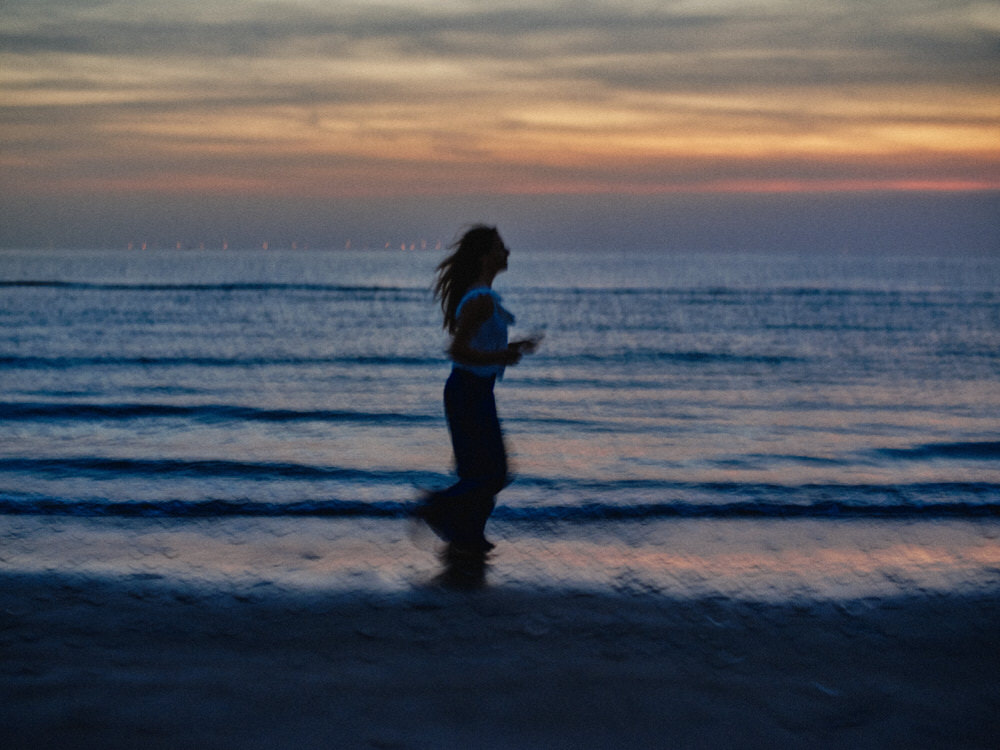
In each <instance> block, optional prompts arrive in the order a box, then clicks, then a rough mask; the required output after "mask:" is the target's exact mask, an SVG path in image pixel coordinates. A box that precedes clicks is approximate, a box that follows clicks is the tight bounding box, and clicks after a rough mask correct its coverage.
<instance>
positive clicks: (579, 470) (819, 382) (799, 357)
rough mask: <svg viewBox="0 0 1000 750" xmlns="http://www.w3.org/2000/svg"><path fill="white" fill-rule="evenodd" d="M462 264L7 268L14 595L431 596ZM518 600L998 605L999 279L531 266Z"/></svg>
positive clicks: (504, 539) (97, 256) (969, 272)
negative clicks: (567, 593) (74, 586)
mask: <svg viewBox="0 0 1000 750" xmlns="http://www.w3.org/2000/svg"><path fill="white" fill-rule="evenodd" d="M442 254H443V252H442V251H421V250H416V251H402V250H398V249H396V250H383V249H373V250H315V249H309V250H292V249H283V250H282V249H277V250H267V251H264V250H257V251H248V250H226V251H222V250H219V251H210V250H146V251H140V250H131V251H130V250H124V249H116V250H59V249H50V250H30V251H29V250H23V251H21V250H5V251H0V571H6V572H8V573H25V572H28V573H53V572H54V573H67V574H73V575H82V576H88V575H89V576H111V577H126V578H133V579H140V580H149V581H155V580H174V579H178V580H187V581H196V582H201V583H203V584H205V585H210V586H230V587H237V588H240V590H244V591H253V590H256V589H257V588H259V587H267V586H271V587H274V586H278V587H282V586H283V587H289V588H296V587H299V588H302V587H305V588H310V589H312V590H326V589H330V590H333V589H336V590H341V591H343V590H359V591H378V592H385V591H404V590H407V589H408V588H412V587H419V586H422V585H424V584H425V583H426V582H427V581H428V580H432V579H433V576H434V573H435V570H436V568H437V566H438V565H439V560H438V558H437V554H436V553H437V548H436V547H435V546H434V544H433V541H432V540H431V541H429V540H428V538H427V536H426V534H423V533H422V532H421V530H420V529H415V528H414V524H413V522H412V521H410V520H409V519H408V514H409V512H410V510H412V508H413V507H414V505H415V502H416V500H417V498H418V497H419V495H420V493H421V491H423V490H425V489H428V488H435V487H442V486H445V485H447V484H449V483H450V482H451V481H452V480H453V477H452V464H451V449H450V443H449V439H448V433H447V426H446V423H445V420H444V416H443V407H442V401H441V392H442V386H443V383H444V380H445V378H446V377H447V374H448V371H449V367H450V365H449V362H448V359H447V356H446V354H445V349H446V347H447V337H446V335H445V333H444V331H443V330H442V327H441V316H440V310H439V308H438V307H437V305H436V303H435V301H434V299H433V295H432V292H431V285H432V282H433V276H434V269H435V266H436V265H437V263H438V262H439V261H440V260H441V258H442ZM495 288H496V289H497V290H498V291H499V292H500V293H501V295H502V296H503V299H504V302H505V305H506V306H507V307H508V308H510V309H511V310H512V311H513V312H514V314H515V315H516V317H517V323H516V325H515V327H514V329H513V331H512V334H513V335H514V336H515V337H516V336H517V335H525V336H527V335H533V334H538V333H541V334H544V341H543V343H542V345H541V347H540V348H539V350H538V352H537V353H536V354H535V355H533V356H530V357H526V358H525V359H524V360H523V362H522V363H521V364H520V365H518V366H517V367H512V368H509V369H508V370H507V372H506V374H505V377H504V379H503V380H502V382H500V383H499V384H498V385H497V401H498V409H499V411H500V415H501V419H502V421H503V425H504V431H505V438H506V441H507V444H508V448H509V452H510V454H511V459H512V465H513V468H514V472H515V480H514V482H513V483H512V484H511V485H510V486H509V487H508V488H507V489H506V490H504V492H503V493H502V494H501V495H500V498H499V503H498V507H497V509H496V511H495V514H494V517H493V519H492V520H491V522H490V527H489V529H488V533H489V535H490V536H491V538H492V539H493V540H494V541H496V542H497V549H496V550H495V552H494V553H493V556H492V559H491V569H490V572H489V578H488V580H489V581H491V585H494V586H546V587H553V588H556V589H560V590H579V589H587V588H588V587H589V588H595V587H596V588H604V589H612V590H614V591H617V592H625V593H635V594H642V595H664V596H672V595H692V594H695V595H715V594H718V595H726V596H741V597H748V598H764V599H767V598H788V597H795V596H811V597H817V596H818V597H840V598H853V599H858V598H859V597H860V598H863V597H866V596H869V597H870V596H887V595H896V594H906V593H912V592H925V593H926V592H935V591H942V592H952V591H957V590H962V591H966V590H986V589H990V590H996V589H997V587H998V586H1000V460H998V459H1000V256H996V255H992V256H983V255H978V256H968V257H966V256H962V255H961V254H954V253H950V254H946V253H942V254H940V255H939V256H927V255H922V256H918V257H906V256H892V257H886V256H883V255H881V254H880V253H879V252H878V251H877V249H874V248H873V249H872V252H871V253H869V254H859V253H853V254H843V255H840V254H818V255H792V254H788V253H781V252H775V253H773V254H739V253H730V254H723V253H702V254H692V253H684V252H680V251H668V250H664V251H662V252H640V251H637V250H630V249H628V248H614V249H608V248H605V249H589V250H588V249H581V250H579V251H576V252H555V251H547V250H545V249H544V248H524V249H521V248H517V247H516V246H515V247H513V248H512V255H511V258H510V268H509V270H508V271H507V272H506V273H505V274H502V275H501V276H499V277H498V279H497V281H496V283H495Z"/></svg>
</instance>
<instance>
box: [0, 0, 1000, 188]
mask: <svg viewBox="0 0 1000 750" xmlns="http://www.w3.org/2000/svg"><path fill="white" fill-rule="evenodd" d="M0 18H2V21H3V24H2V31H0V101H2V102H3V104H2V105H0V172H2V176H0V190H2V191H4V192H6V193H8V194H10V193H17V194H23V195H31V194H37V195H54V194H62V195H67V196H68V195H74V194H80V193H82V194H103V193H106V194H108V195H118V196H120V195H122V194H129V195H134V194H140V193H148V194H149V195H162V194H166V193H171V194H190V195H221V194H246V193H253V194H256V195H271V196H273V195H297V196H313V197H315V198H317V199H324V198H329V197H340V198H346V197H350V196H355V197H356V196H378V195H382V196H386V195H399V194H407V193H412V194H440V195H448V194H451V195H454V194H491V193H492V194H519V193H520V194H545V193H604V194H608V193H615V192H618V193H622V194H638V193H655V192H676V191H705V190H733V191H744V190H751V191H752V190H758V191H771V190H782V189H785V190H792V189H807V188H812V189H821V190H851V189H861V188H875V187H881V188H890V189H900V188H905V187H910V188H912V187H930V188H934V187H937V188H989V187H998V186H1000V177H998V176H997V175H998V169H997V166H998V163H1000V146H998V143H1000V126H998V123H1000V104H998V102H1000V97H998V96H997V93H998V83H997V79H996V75H995V71H996V65H997V62H998V59H1000V10H998V9H997V7H996V6H995V4H992V3H978V2H962V1H960V0H952V1H950V2H949V1H945V0H906V1H905V2H902V3H886V2H882V1H881V0H868V1H865V0H825V1H823V2H820V1H819V0H806V1H803V2H786V1H784V0H770V1H767V0H765V2H762V3H757V4H754V7H753V8H749V7H748V6H747V5H746V4H745V3H743V2H729V1H727V0H677V1H675V2H652V1H650V2H641V1H639V0H633V1H632V2H621V1H619V0H603V1H600V0H592V1H590V2H579V1H574V2H564V3H552V2H544V1H543V0H534V1H530V0H523V1H521V2H503V0H498V1H497V2H491V3H482V2H472V1H471V0H470V1H462V0H433V1H432V0H426V1H422V0H395V1H389V0H385V1H384V2H381V3H370V2H318V1H317V2H306V1H303V0H271V1H260V2H255V1H251V0H198V1H197V2H195V1H191V0H183V1H182V0H161V2H158V3H134V2H123V1H115V2H97V1H94V0H63V1H61V2H56V1H54V0H20V1H17V0H15V1H12V2H7V3H5V4H4V6H3V8H2V9H0Z"/></svg>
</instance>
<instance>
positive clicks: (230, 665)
mask: <svg viewBox="0 0 1000 750" xmlns="http://www.w3.org/2000/svg"><path fill="white" fill-rule="evenodd" d="M0 733H2V734H3V741H2V743H0V744H2V746H3V747H4V748H7V749H8V750H20V749H21V748H25V749H27V748H32V749H37V748H60V749H67V750H69V749H72V748H101V749H102V750H113V749H114V748H140V747H141V748H170V749H173V748H182V747H185V748H199V750H202V749H204V750H210V749H212V748H269V749H271V748H314V747H315V748H319V747H323V748H473V747H475V748H517V749H524V748H574V749H577V748H613V747H614V748H617V747H623V748H624V747H628V748H654V747H656V748H659V747H669V748H721V747H726V748H775V747H789V748H792V747H794V748H805V747H809V748H884V747H907V748H943V747H949V748H994V747H997V746H998V745H997V742H998V739H1000V592H996V591H991V590H987V591H984V592H980V593H978V594H969V595H961V596H960V595H945V594H924V595H920V596H902V595H901V596H896V597H891V598H876V597H869V598H865V599H841V600H805V599H798V600H794V601H788V602H784V603H774V602H769V603H768V602H760V601H758V602H753V601H747V600H741V599H734V598H727V597H723V596H702V597H696V596H692V597H686V598H685V597H668V596H664V595H662V594H645V595H643V594H631V595H626V594H613V593H595V592H593V591H590V592H588V591H585V590H573V589H571V588H551V589H541V588H530V587H518V586H511V585H495V586H487V587H486V588H485V589H483V590H480V591H473V592H460V591H453V590H447V589H443V588H440V587H438V586H435V585H432V584H429V585H426V586H418V587H414V588H412V589H410V590H407V591H402V592H398V593H385V592H381V593H375V592H371V591H367V592H365V591H360V592H354V593H352V592H345V591H342V590H338V591H336V592H333V591H329V592H324V591H322V590H318V591H317V590H310V591H302V590H297V591H296V590H293V589H290V588H281V587H276V586H273V585H272V586H267V585H262V586H259V587H257V588H251V589H246V588H236V587H227V586H225V585H216V586H206V585H193V584H187V583H183V582H179V581H178V580H176V579H167V578H157V577H154V576H145V575H132V576H106V577H99V576H95V575H92V574H88V575H75V574H70V573H65V572H60V573H11V572H7V573H2V574H0Z"/></svg>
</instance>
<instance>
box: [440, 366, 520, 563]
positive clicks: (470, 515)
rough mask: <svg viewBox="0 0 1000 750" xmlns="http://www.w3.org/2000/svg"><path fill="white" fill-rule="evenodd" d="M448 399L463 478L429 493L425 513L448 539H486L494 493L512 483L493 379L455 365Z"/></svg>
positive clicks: (457, 462) (457, 463)
mask: <svg viewBox="0 0 1000 750" xmlns="http://www.w3.org/2000/svg"><path fill="white" fill-rule="evenodd" d="M444 402H445V415H446V416H447V418H448V430H449V432H450V434H451V442H452V448H453V449H454V452H455V468H456V472H457V474H458V477H459V481H458V482H457V483H456V484H454V485H452V486H451V487H449V488H448V489H446V490H443V491H441V492H438V493H435V494H434V495H433V496H431V498H430V499H429V501H428V510H429V511H430V514H429V515H430V516H431V517H427V516H425V517H427V520H428V523H430V524H431V525H432V526H435V527H436V529H435V530H437V531H438V532H439V533H440V534H441V535H442V536H444V537H445V538H446V539H448V540H449V541H452V542H455V543H456V544H472V545H475V544H482V543H483V542H484V537H483V530H484V528H485V526H486V521H487V520H488V519H489V517H490V514H491V513H492V512H493V508H494V506H495V504H496V494H497V493H498V492H499V491H500V490H501V489H502V488H503V487H504V486H505V485H506V484H507V483H508V477H507V452H506V450H505V448H504V442H503V433H502V431H501V429H500V420H499V419H498V417H497V412H496V400H495V399H494V396H493V379H492V378H490V379H486V378H480V377H478V376H476V375H473V374H471V373H468V372H463V371H461V370H453V371H452V374H451V376H450V377H449V378H448V382H447V383H446V384H445V390H444Z"/></svg>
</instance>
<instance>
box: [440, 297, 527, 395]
mask: <svg viewBox="0 0 1000 750" xmlns="http://www.w3.org/2000/svg"><path fill="white" fill-rule="evenodd" d="M484 294H486V295H489V296H490V297H492V298H493V315H491V316H490V317H489V318H488V319H487V320H485V321H484V322H483V324H482V325H481V326H479V330H478V331H476V333H475V334H474V335H473V337H472V340H471V341H470V342H469V344H470V346H471V347H472V348H473V349H476V350H478V351H481V352H499V351H503V350H504V349H506V348H507V328H508V326H512V325H514V316H513V315H512V314H511V313H510V311H509V310H507V309H505V308H504V306H503V305H501V304H500V295H499V294H497V293H496V292H495V291H493V290H492V289H490V288H489V287H488V286H478V287H474V288H472V289H470V290H469V291H467V292H466V293H465V296H463V297H462V299H461V300H460V301H459V303H458V307H457V308H456V309H455V317H456V318H457V317H458V316H459V315H460V314H461V313H462V307H463V305H465V303H466V302H468V301H469V300H470V299H474V298H476V297H479V296H481V295H484ZM454 366H455V367H457V368H458V369H460V370H467V371H469V372H471V373H473V374H475V375H479V376H480V377H484V378H489V377H493V376H494V375H495V376H496V377H497V378H498V379H500V378H502V377H503V371H504V366H503V365H466V364H462V363H461V362H455V363H454Z"/></svg>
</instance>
